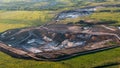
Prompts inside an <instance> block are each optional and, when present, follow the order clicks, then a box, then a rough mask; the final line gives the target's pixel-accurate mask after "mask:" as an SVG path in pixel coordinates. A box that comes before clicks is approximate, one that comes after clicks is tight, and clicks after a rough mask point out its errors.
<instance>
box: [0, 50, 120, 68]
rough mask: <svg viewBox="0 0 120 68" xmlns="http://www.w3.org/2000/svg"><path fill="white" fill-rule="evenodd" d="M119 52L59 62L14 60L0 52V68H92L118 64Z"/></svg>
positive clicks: (112, 67) (108, 52) (101, 53)
mask: <svg viewBox="0 0 120 68" xmlns="http://www.w3.org/2000/svg"><path fill="white" fill-rule="evenodd" d="M119 52H120V48H115V49H111V50H107V51H102V52H97V53H92V54H87V55H82V56H78V57H75V58H72V59H68V60H64V61H59V62H48V61H35V60H23V59H16V58H12V57H10V56H8V55H6V54H4V53H2V52H0V56H1V57H0V68H93V67H97V66H104V65H110V64H114V63H118V62H119V61H120V54H119ZM119 67H120V65H115V66H109V67H108V68H119ZM106 68H107V67H106Z"/></svg>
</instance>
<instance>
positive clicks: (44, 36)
mask: <svg viewBox="0 0 120 68" xmlns="http://www.w3.org/2000/svg"><path fill="white" fill-rule="evenodd" d="M119 46H120V29H119V28H117V27H113V26H106V25H92V26H89V25H88V26H81V25H77V24H49V25H42V26H38V27H29V28H21V29H10V30H7V31H4V32H2V33H0V50H1V51H2V52H5V53H7V54H9V55H10V56H12V57H16V58H26V59H27V58H32V59H35V60H48V61H58V60H63V59H67V58H71V57H74V56H78V55H82V54H86V53H90V52H96V51H100V50H105V49H110V48H115V47H119Z"/></svg>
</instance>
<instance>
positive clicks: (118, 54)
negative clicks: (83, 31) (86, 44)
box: [0, 11, 120, 68]
mask: <svg viewBox="0 0 120 68" xmlns="http://www.w3.org/2000/svg"><path fill="white" fill-rule="evenodd" d="M53 16H54V15H53V14H52V12H48V11H0V32H2V31H5V30H7V29H11V28H21V27H28V26H36V25H41V24H43V23H45V22H47V21H49V20H51V18H52V17H53ZM90 17H91V18H95V19H106V20H110V19H112V20H117V21H118V23H120V20H119V18H120V13H94V14H93V15H91V16H90ZM86 18H87V17H86ZM114 63H120V48H115V49H111V50H106V51H102V52H97V53H91V54H87V55H82V56H77V57H74V58H71V59H68V60H63V61H59V62H46V61H35V60H24V59H16V58H13V57H10V56H9V55H6V54H5V53H3V52H0V68H93V67H98V66H104V65H111V64H114ZM119 67H120V65H119V64H118V65H113V66H109V67H105V68H119Z"/></svg>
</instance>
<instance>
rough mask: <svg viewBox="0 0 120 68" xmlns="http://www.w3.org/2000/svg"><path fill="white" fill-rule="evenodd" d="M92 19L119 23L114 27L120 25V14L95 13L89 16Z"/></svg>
mask: <svg viewBox="0 0 120 68" xmlns="http://www.w3.org/2000/svg"><path fill="white" fill-rule="evenodd" d="M89 17H90V18H92V19H96V20H106V21H109V20H110V21H111V20H113V21H117V23H116V24H113V25H116V26H118V25H120V12H116V13H115V12H100V13H94V14H92V15H91V16H89Z"/></svg>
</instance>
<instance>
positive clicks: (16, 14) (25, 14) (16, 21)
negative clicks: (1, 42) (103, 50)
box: [0, 11, 54, 31]
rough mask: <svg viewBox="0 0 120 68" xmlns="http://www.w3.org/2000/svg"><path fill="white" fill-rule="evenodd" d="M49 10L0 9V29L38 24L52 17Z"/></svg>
mask: <svg viewBox="0 0 120 68" xmlns="http://www.w3.org/2000/svg"><path fill="white" fill-rule="evenodd" d="M53 16H54V14H53V13H52V12H51V11H0V31H4V30H7V29H11V28H20V27H29V26H38V25H41V24H44V23H46V22H48V21H50V20H51V19H52V17H53Z"/></svg>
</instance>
